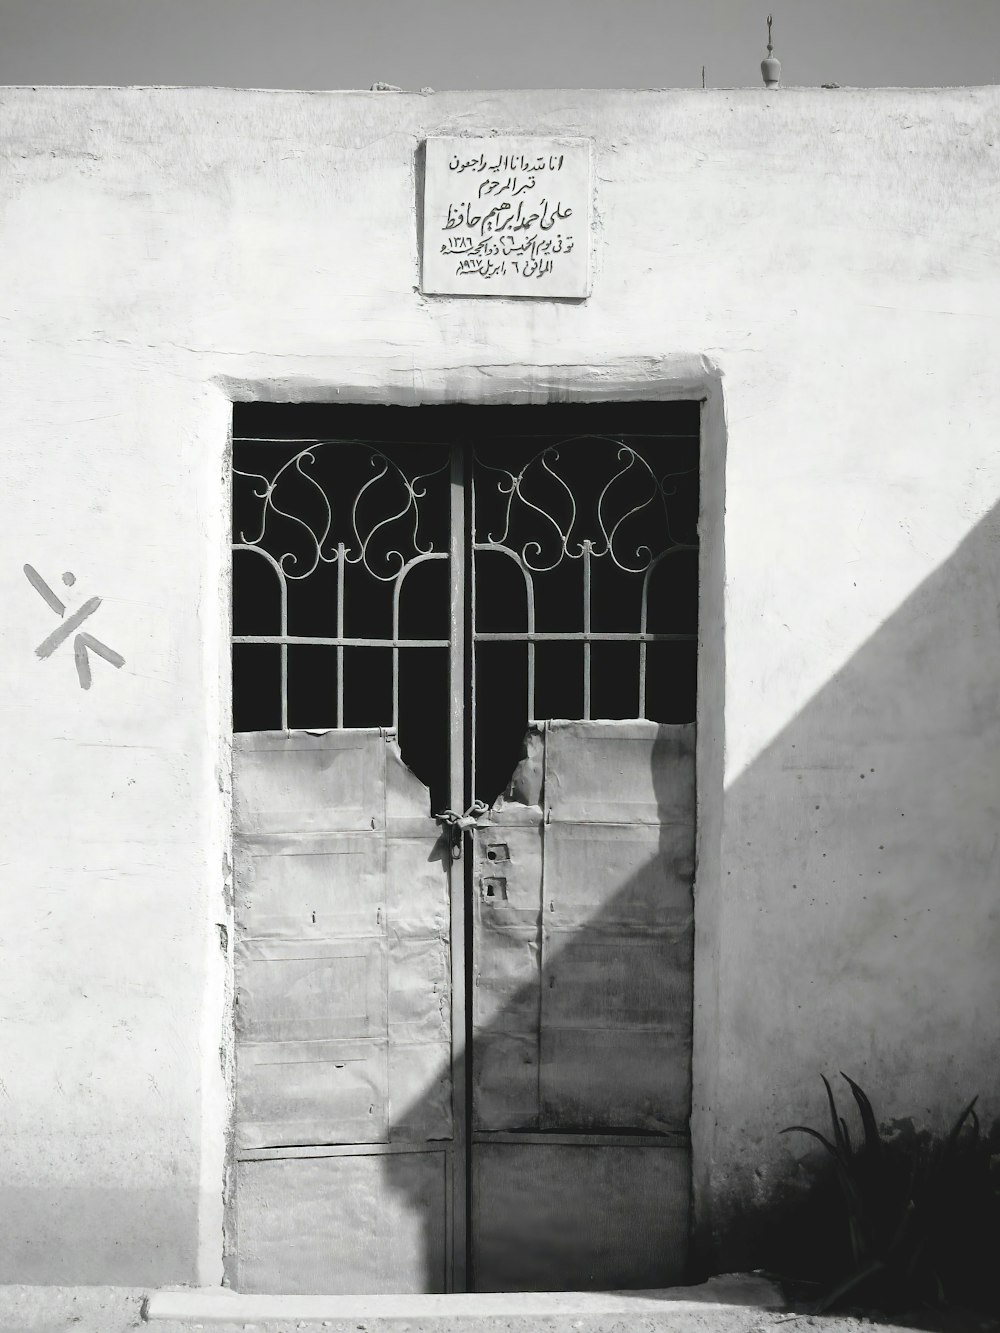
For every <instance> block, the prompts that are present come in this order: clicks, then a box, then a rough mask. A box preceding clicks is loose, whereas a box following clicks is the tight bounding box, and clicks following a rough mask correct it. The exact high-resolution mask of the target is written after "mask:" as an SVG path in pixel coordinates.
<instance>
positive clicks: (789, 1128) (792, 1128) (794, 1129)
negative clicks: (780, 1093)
mask: <svg viewBox="0 0 1000 1333" xmlns="http://www.w3.org/2000/svg"><path fill="white" fill-rule="evenodd" d="M778 1132H779V1133H780V1134H793V1133H798V1134H810V1135H811V1136H812V1137H813V1138H814V1139H818V1140H819V1142H820V1143H822V1145H823V1147H824V1148H825V1149H826V1150H827V1152H828V1153H829V1154H830V1156H831V1157H833V1158H834V1159H835V1160H836V1161H838V1162H841V1163H842V1162H843V1157H842V1155H841V1154H840V1153H839V1152H838V1151H837V1149H836V1148H835V1147H834V1146H833V1144H832V1143H831V1142H830V1140H829V1139H828V1138H827V1137H826V1135H825V1134H821V1133H820V1132H819V1130H818V1129H812V1128H811V1127H810V1126H809V1125H786V1126H785V1128H784V1129H782V1130H779V1131H778Z"/></svg>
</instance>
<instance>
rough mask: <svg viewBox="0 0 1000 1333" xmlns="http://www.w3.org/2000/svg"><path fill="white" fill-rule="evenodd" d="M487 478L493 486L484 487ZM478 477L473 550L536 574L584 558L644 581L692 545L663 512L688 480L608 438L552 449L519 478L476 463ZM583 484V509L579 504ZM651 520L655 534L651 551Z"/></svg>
mask: <svg viewBox="0 0 1000 1333" xmlns="http://www.w3.org/2000/svg"><path fill="white" fill-rule="evenodd" d="M575 465H577V466H575ZM601 469H603V471H602V470H601ZM574 471H575V473H576V475H574ZM608 473H610V474H611V475H610V476H608V475H607V474H608ZM485 474H493V476H494V478H495V480H494V479H492V478H491V479H490V481H489V482H487V481H486V476H485ZM476 475H477V532H476V543H477V546H478V547H479V548H480V549H483V550H488V549H490V548H496V549H503V550H504V551H508V552H512V553H513V554H514V555H515V556H516V558H517V559H518V560H519V561H520V562H521V564H522V565H523V566H524V568H525V569H526V570H528V571H530V572H531V573H533V574H544V573H548V572H549V571H550V570H553V569H555V568H556V567H557V566H558V565H560V564H562V562H563V561H564V560H579V559H581V558H582V557H583V555H584V553H585V552H587V553H588V555H589V558H590V559H604V558H606V559H609V560H610V561H611V562H612V563H613V564H615V565H616V566H617V567H618V568H619V569H620V570H622V571H623V572H625V573H629V574H643V573H645V572H646V571H647V570H648V569H649V568H650V567H651V565H653V564H654V563H655V562H656V561H657V560H658V559H659V557H660V556H661V555H663V554H664V553H665V552H666V551H668V550H672V549H675V548H681V547H686V546H691V545H692V543H690V542H683V541H679V540H676V539H675V537H674V535H673V533H672V531H671V523H670V507H669V504H668V500H669V497H670V496H672V495H673V494H675V493H676V485H675V480H676V478H679V477H681V476H684V475H686V474H685V473H683V472H677V473H668V474H666V475H665V476H657V474H656V472H654V470H653V468H652V467H651V466H650V464H649V462H648V461H647V459H646V458H644V457H643V455H642V454H641V453H640V452H639V451H638V450H636V449H634V448H633V447H632V446H631V445H629V444H626V443H625V442H624V441H623V440H620V439H616V438H614V437H611V436H604V435H581V436H575V437H573V438H571V439H567V440H564V441H561V442H560V443H559V444H550V445H548V446H546V447H545V448H544V449H541V450H539V452H538V453H536V454H535V455H534V456H533V457H532V458H530V459H529V460H528V462H527V463H525V464H524V466H523V467H521V468H520V469H519V470H518V471H514V470H512V469H510V468H505V467H499V466H496V465H495V464H492V463H487V462H486V461H485V460H483V459H482V458H480V457H478V456H477V457H476ZM584 478H586V482H587V484H588V485H589V492H588V497H587V503H583V502H582V500H581V495H582V488H583V481H584ZM595 478H596V482H595ZM498 497H499V499H498ZM651 518H653V519H654V520H655V528H656V529H658V530H659V534H660V540H659V541H654V542H653V543H652V544H650V532H651V530H653V529H651V524H650V519H651ZM480 524H482V525H484V527H485V530H481V529H480ZM633 527H634V528H635V529H636V531H635V532H633V534H632V537H631V540H630V539H629V533H630V529H632V528H633Z"/></svg>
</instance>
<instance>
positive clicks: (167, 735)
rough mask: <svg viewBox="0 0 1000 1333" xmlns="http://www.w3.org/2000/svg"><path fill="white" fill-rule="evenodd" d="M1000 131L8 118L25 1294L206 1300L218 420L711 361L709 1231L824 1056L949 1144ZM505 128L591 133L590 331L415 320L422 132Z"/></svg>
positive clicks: (563, 318) (639, 121)
mask: <svg viewBox="0 0 1000 1333" xmlns="http://www.w3.org/2000/svg"><path fill="white" fill-rule="evenodd" d="M998 113H1000V90H996V89H973V90H957V91H956V90H937V91H930V92H919V91H912V90H905V91H898V90H868V91H849V90H839V91H832V92H824V91H820V90H815V91H813V90H795V89H788V90H783V91H780V92H774V93H767V92H764V91H763V90H761V89H753V90H747V91H739V92H711V93H689V92H655V93H635V92H629V93H613V92H591V93H587V92H582V93H572V92H544V93H542V92H535V93H505V94H489V95H482V94H464V93H450V94H444V95H434V96H405V95H393V94H355V93H328V94H327V93H321V94H298V93H259V92H258V93H247V92H235V91H219V90H144V89H135V90H117V91H109V90H100V89H96V90H93V89H68V90H67V89H41V90H30V89H16V90H8V91H6V92H4V93H2V94H0V117H2V123H3V124H4V132H3V142H2V148H3V153H4V168H3V176H2V181H0V198H2V205H3V211H2V222H0V291H2V292H3V301H2V318H0V343H2V358H3V359H2V388H0V422H2V428H3V442H4V480H5V485H4V488H3V493H2V498H0V505H2V506H3V529H2V531H3V560H2V561H0V598H2V604H3V606H4V609H5V614H4V616H3V619H2V623H0V663H2V667H3V671H4V690H3V693H2V699H0V710H2V722H3V735H4V752H5V756H4V757H5V763H4V765H3V772H2V777H0V783H2V788H0V808H2V810H3V812H4V820H5V832H4V838H3V860H4V861H5V866H4V875H3V881H2V891H3V909H2V910H3V920H4V929H3V932H2V941H0V947H2V950H3V959H2V963H0V1014H2V1017H3V1028H2V1031H3V1050H4V1054H3V1060H2V1068H0V1079H2V1083H0V1134H2V1142H3V1145H4V1152H3V1156H2V1159H0V1216H2V1217H3V1218H4V1226H5V1230H6V1232H7V1235H6V1236H5V1241H4V1244H3V1246H2V1247H0V1255H2V1265H0V1268H2V1271H0V1280H6V1281H21V1282H38V1281H42V1282H45V1281H49V1282H52V1281H60V1282H105V1283H108V1282H120V1283H154V1282H192V1281H201V1282H205V1283H211V1282H215V1281H217V1280H218V1279H219V1276H220V1273H221V1249H222V1245H221V1227H222V1188H221V1186H222V1173H223V1161H224V1133H225V1126H226V1118H227V1099H226V1080H225V1074H224V1067H225V1064H226V1060H227V1058H228V1056H227V1052H226V1036H225V1034H226V1028H227V1016H226V993H225V988H226V975H227V971H226V958H225V955H224V950H223V947H222V945H223V943H224V941H223V940H222V938H221V936H220V930H219V926H220V925H225V924H226V923H227V905H226V897H225V887H226V868H225V861H224V857H225V850H226V830H227V819H228V813H227V805H226V800H227V796H226V790H227V763H226V753H225V746H224V736H225V730H226V724H227V708H228V704H227V688H228V686H227V684H226V671H227V666H226V663H227V656H228V654H227V644H226V638H225V635H226V607H225V598H226V587H227V567H226V558H225V549H226V541H227V533H226V523H227V513H226V503H227V500H226V494H227V493H226V486H225V472H226V434H227V423H228V417H229V400H230V398H232V397H234V396H252V395H261V396H268V397H271V398H279V399H280V398H287V397H294V398H299V399H303V398H306V399H308V398H311V397H315V398H321V397H322V398H334V397H336V396H338V393H339V394H340V396H342V397H352V396H362V395H364V396H370V397H374V398H378V397H380V396H383V397H386V398H392V399H393V400H396V401H404V402H418V401H420V400H421V399H423V398H448V397H462V396H488V395H490V394H496V393H507V392H510V391H511V390H512V386H513V391H515V392H517V393H518V394H523V395H532V394H539V395H540V394H543V393H544V392H545V391H546V386H547V385H556V386H561V387H562V388H563V389H565V388H572V387H574V386H578V387H579V388H580V389H583V390H587V391H590V392H595V390H599V388H600V385H601V383H602V375H603V374H604V372H602V370H601V369H600V368H601V367H611V369H610V370H608V372H607V374H608V376H609V377H610V379H613V380H614V381H615V382H617V383H620V382H621V381H622V379H623V377H624V379H626V380H631V382H632V383H633V384H642V383H643V382H644V381H645V382H646V383H647V384H648V385H649V386H650V390H651V392H653V391H657V390H658V389H663V387H664V386H663V384H662V383H661V380H662V377H663V376H664V375H665V376H667V377H668V378H669V377H670V376H671V375H673V374H675V373H676V374H677V375H679V376H687V377H688V378H689V379H691V380H692V381H700V382H704V383H708V382H710V381H711V379H712V377H713V376H714V375H715V374H716V372H718V373H721V376H722V397H723V399H724V402H725V410H726V414H727V419H728V425H727V428H726V431H725V432H724V431H723V430H722V428H721V412H720V411H719V409H718V406H717V405H716V406H713V408H712V409H711V410H712V414H713V417H714V418H715V419H716V429H714V430H713V431H711V432H710V447H711V448H712V449H713V450H714V451H715V453H716V455H717V463H718V464H719V465H721V460H722V446H723V444H726V450H727V452H726V464H725V466H726V472H725V493H726V506H727V512H726V521H725V564H726V583H725V593H724V619H725V679H724V687H725V689H724V695H725V715H724V718H723V717H722V716H720V714H721V712H722V709H721V699H722V693H723V691H722V688H721V686H722V681H721V679H719V680H717V681H715V683H714V684H713V682H712V681H711V680H710V681H709V682H708V688H709V690H710V693H708V694H706V699H710V700H712V701H713V702H712V706H711V707H710V708H708V715H707V716H703V719H702V721H703V731H704V730H705V728H709V729H710V728H712V727H714V728H715V731H714V736H713V737H711V738H710V741H709V744H712V743H714V745H715V750H716V751H717V750H718V749H719V740H720V739H721V736H722V734H723V727H724V735H725V746H726V751H725V775H726V785H727V794H726V796H725V802H724V804H722V796H721V786H722V781H721V777H722V775H721V764H720V771H719V774H718V782H717V784H716V786H717V787H718V788H719V789H720V790H713V789H712V781H714V779H712V773H711V762H709V772H708V775H707V777H706V776H705V775H703V778H704V781H703V786H702V798H703V800H704V801H707V802H711V803H712V809H711V810H706V811H705V812H704V821H703V822H704V827H707V828H712V829H714V830H715V832H714V834H713V839H714V840H713V842H712V844H711V845H705V846H703V856H702V862H701V870H700V874H699V882H698V908H697V913H698V914H697V932H698V945H697V950H698V952H697V959H696V975H697V980H696V988H697V994H696V1003H697V1011H696V1012H697V1017H696V1034H695V1035H696V1057H695V1080H696V1082H695V1101H696V1105H695V1112H694V1119H693V1126H692V1127H693V1134H694V1144H695V1154H696V1163H697V1165H696V1176H697V1179H696V1185H697V1188H698V1209H699V1217H700V1219H701V1222H702V1224H703V1225H705V1226H708V1225H711V1224H712V1223H713V1222H714V1224H715V1226H716V1229H717V1230H718V1229H719V1228H724V1227H727V1226H728V1227H730V1235H731V1237H732V1239H731V1241H730V1246H729V1250H728V1253H729V1254H730V1255H731V1256H735V1255H736V1254H737V1253H738V1252H739V1249H740V1243H741V1242H740V1237H741V1235H742V1234H743V1231H742V1230H741V1224H740V1220H739V1219H740V1216H741V1213H742V1212H743V1210H744V1209H745V1206H746V1205H747V1203H748V1202H750V1203H752V1202H753V1200H754V1198H755V1197H758V1196H760V1195H761V1194H762V1193H763V1192H765V1191H766V1190H767V1189H768V1188H770V1186H771V1184H773V1183H774V1182H776V1181H778V1180H779V1179H781V1178H782V1177H784V1176H786V1175H787V1174H788V1173H789V1172H793V1171H794V1169H795V1157H794V1156H793V1154H795V1153H798V1152H801V1151H802V1147H801V1145H796V1144H793V1143H791V1142H790V1141H789V1140H779V1139H778V1138H777V1137H776V1130H777V1128H778V1127H780V1125H781V1124H784V1123H786V1122H787V1121H788V1119H790V1118H795V1119H803V1118H805V1119H808V1118H809V1117H810V1116H816V1115H818V1114H819V1112H820V1110H821V1106H820V1101H819V1096H818V1091H819V1090H820V1087H819V1083H818V1073H819V1071H820V1070H826V1071H828V1072H832V1071H834V1070H835V1069H837V1068H841V1067H842V1068H846V1069H848V1072H851V1073H853V1074H854V1075H855V1076H856V1077H858V1078H859V1079H860V1080H861V1081H862V1083H864V1084H865V1085H866V1086H867V1087H868V1088H869V1090H870V1092H871V1093H872V1095H873V1097H874V1098H875V1100H876V1104H877V1106H878V1108H879V1110H880V1111H881V1112H882V1113H883V1114H885V1115H886V1116H902V1115H913V1116H914V1117H915V1118H916V1119H917V1120H918V1121H920V1122H922V1123H926V1124H928V1125H941V1124H943V1123H944V1122H945V1121H946V1120H948V1119H949V1118H950V1117H951V1116H952V1114H953V1112H954V1111H955V1110H956V1109H957V1108H958V1106H959V1104H960V1103H961V1101H962V1099H963V1098H965V1097H966V1096H967V1095H970V1094H971V1093H972V1092H974V1091H977V1090H978V1091H980V1092H981V1093H982V1094H983V1098H984V1102H985V1107H986V1109H987V1112H988V1114H996V1108H997V1100H998V1096H1000V1087H998V1083H997V1080H998V1075H997V1070H998V1068H1000V1061H998V1060H997V1058H996V1057H997V1032H996V1024H995V1019H994V1017H993V1015H994V1012H995V1002H994V1001H995V993H996V987H995V982H994V974H995V959H996V957H997V953H998V945H1000V938H998V935H1000V931H998V922H997V897H998V895H997V887H998V886H997V846H998V842H997V838H998V834H997V830H998V829H1000V809H998V806H1000V786H998V783H997V780H996V777H997V762H998V757H1000V706H998V705H1000V688H998V680H1000V633H998V624H997V616H996V605H997V573H996V555H997V527H996V519H995V517H994V514H993V506H994V505H995V504H996V502H997V499H998V497H1000V451H998V449H997V440H998V439H1000V378H998V376H997V373H996V366H997V363H998V359H1000V329H998V324H997V316H996V311H997V310H998V309H1000V242H998V240H997V236H996V217H997V213H998V204H1000V185H998V181H1000V171H998V153H1000V144H998V143H997V138H996V127H997V124H998ZM493 129H496V130H507V131H511V132H524V133H532V132H535V133H553V134H555V133H558V134H581V135H591V136H593V137H594V139H595V141H596V163H597V168H596V171H597V181H598V195H597V235H596V242H595V264H594V288H593V296H592V297H591V299H590V300H589V301H587V302H586V303H584V304H573V303H561V302H560V303H545V304H533V303H529V302H518V301H479V300H468V299H466V300H462V299H458V300H452V299H447V298H424V297H421V296H420V295H419V293H418V290H417V283H418V265H417V236H416V230H415V225H414V202H415V152H416V149H417V146H418V144H419V143H420V141H421V140H422V139H423V138H424V137H425V136H426V135H427V134H431V133H463V132H470V133H473V132H476V131H489V130H493ZM511 363H516V364H518V365H520V366H521V367H524V368H525V369H523V370H521V371H519V372H518V373H517V374H516V376H515V377H514V378H513V379H512V378H511V377H510V375H509V372H507V371H505V369H504V367H505V366H508V365H510V364H511ZM560 367H562V369H560ZM574 367H576V368H578V369H573V368H574ZM672 368H673V369H672ZM725 434H728V441H727V442H726V440H725V439H724V436H725ZM706 517H707V520H708V519H710V516H706ZM24 562H30V563H31V564H32V565H33V566H34V567H35V568H36V569H37V570H38V571H39V573H40V574H42V576H43V577H44V578H45V579H46V580H47V581H48V583H49V584H50V586H52V588H53V589H54V590H57V591H58V592H59V593H60V594H61V595H63V594H64V600H66V601H67V603H68V606H69V609H70V610H72V609H73V608H74V607H76V606H77V605H79V604H80V603H81V602H82V601H83V600H84V599H86V598H88V597H90V596H93V595H99V596H100V597H102V598H103V602H102V605H101V606H100V607H99V608H98V610H97V611H96V612H94V614H93V615H92V617H91V618H90V619H89V620H88V621H87V624H86V626H84V627H83V628H86V629H89V630H91V632H92V633H93V634H94V635H95V636H96V637H97V638H99V639H101V640H103V641H104V642H105V643H107V644H108V645H109V646H110V647H112V648H114V649H116V650H117V651H118V652H120V653H121V654H122V655H123V656H124V657H125V665H124V667H123V668H122V669H121V670H116V669H114V668H113V667H112V666H111V665H110V664H108V663H105V662H101V661H100V660H98V659H92V661H93V684H92V687H91V688H90V690H89V691H84V690H82V689H81V687H80V684H79V681H78V678H77V673H76V670H75V668H74V663H73V659H72V652H71V649H72V643H71V642H68V643H65V644H63V645H62V646H61V647H60V648H59V649H58V650H57V651H56V652H55V653H54V654H53V655H52V656H51V657H50V658H48V659H46V660H45V661H39V660H38V659H37V658H36V657H35V655H34V648H35V646H36V644H38V643H39V642H41V640H42V639H43V638H44V637H45V636H46V635H47V634H49V633H50V631H51V630H52V629H53V628H54V627H55V626H56V624H57V623H58V621H57V617H56V616H55V614H54V613H53V612H52V610H50V609H49V607H47V606H46V605H45V603H44V601H43V600H42V599H41V598H40V597H39V595H38V594H37V592H36V591H35V590H34V589H33V588H32V587H31V586H30V585H29V584H28V582H27V580H26V579H25V577H24V575H23V573H22V568H21V567H22V565H23V563H24ZM65 570H71V571H73V572H74V573H75V575H76V583H75V584H74V585H73V587H72V588H66V587H65V586H64V584H63V583H62V582H61V579H60V576H61V574H62V572H63V571H65ZM721 618H722V617H721V611H720V613H719V614H716V615H715V616H714V623H715V624H716V625H717V626H718V625H719V624H720V623H721ZM717 639H718V636H717V635H716V639H715V640H713V642H715V643H717ZM713 653H714V654H715V660H716V661H718V662H719V663H720V665H721V658H720V657H719V655H718V653H717V652H716V650H715V649H713ZM706 753H708V755H709V761H710V759H711V751H706ZM720 758H721V756H720ZM862 775H864V777H863V778H862ZM710 779H711V780H710ZM720 812H721V820H720V819H719V814H720ZM713 820H714V822H713ZM220 1048H221V1049H220Z"/></svg>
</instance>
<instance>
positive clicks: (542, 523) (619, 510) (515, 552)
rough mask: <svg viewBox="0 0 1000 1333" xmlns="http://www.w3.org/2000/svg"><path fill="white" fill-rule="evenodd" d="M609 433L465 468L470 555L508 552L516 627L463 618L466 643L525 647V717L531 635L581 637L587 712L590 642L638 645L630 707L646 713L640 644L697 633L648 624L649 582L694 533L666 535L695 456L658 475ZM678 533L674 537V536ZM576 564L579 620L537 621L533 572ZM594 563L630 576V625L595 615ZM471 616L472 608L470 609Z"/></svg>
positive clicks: (531, 680)
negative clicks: (468, 628) (471, 525)
mask: <svg viewBox="0 0 1000 1333" xmlns="http://www.w3.org/2000/svg"><path fill="white" fill-rule="evenodd" d="M640 449H641V446H639V447H637V446H636V445H631V444H626V443H625V442H624V441H623V440H621V439H618V438H615V437H613V436H604V435H591V436H578V437H575V438H572V439H566V440H563V441H561V442H560V443H559V444H550V445H548V446H546V447H545V448H543V449H541V450H539V451H538V452H537V453H534V454H533V455H532V456H531V457H530V458H529V459H528V460H527V462H525V463H524V464H523V465H522V466H521V467H520V468H519V469H518V470H517V471H515V470H513V469H512V468H510V467H509V466H506V467H505V466H498V465H496V464H495V463H488V462H486V461H485V460H484V459H483V458H482V457H480V456H479V455H478V454H477V455H476V458H475V465H474V469H473V485H474V486H475V488H476V490H475V502H474V512H475V534H474V540H473V550H474V551H475V552H476V555H477V557H480V558H481V557H482V556H484V555H487V554H489V555H501V556H504V557H506V558H507V559H509V560H512V561H513V562H514V564H515V565H516V566H517V568H518V569H519V570H520V573H521V576H522V578H523V580H524V617H525V624H524V628H523V629H521V630H513V631H488V630H483V629H481V628H479V626H478V623H474V626H473V639H474V641H475V642H476V643H499V642H515V643H523V644H524V645H525V646H526V650H527V715H528V717H529V718H531V719H534V718H535V716H536V709H535V654H536V645H538V644H540V643H560V642H578V643H580V644H581V645H582V711H581V717H582V718H583V719H584V720H589V719H590V717H591V716H592V713H591V705H592V699H591V665H592V654H593V645H594V644H595V643H634V644H636V645H637V646H638V672H637V676H636V682H635V696H634V702H635V711H634V713H630V714H626V715H628V716H634V717H637V718H642V717H646V716H647V711H646V708H647V699H646V673H647V657H648V645H649V644H652V643H690V642H694V641H696V640H697V637H698V636H697V630H696V628H694V626H693V625H692V628H690V629H684V630H680V631H678V630H672V631H664V630H659V631H655V630H650V628H649V625H650V615H649V612H650V595H649V594H650V583H651V580H652V578H653V576H654V574H655V573H656V572H657V570H658V569H659V568H660V566H661V564H662V563H663V562H664V561H665V560H667V559H668V558H669V557H671V556H676V555H678V554H680V553H682V552H694V551H696V550H697V536H696V534H694V535H693V539H692V535H691V534H682V535H675V533H674V532H673V531H672V528H671V513H670V500H671V498H673V497H675V496H676V495H677V494H678V490H679V488H680V486H681V485H683V483H684V482H685V481H686V482H689V483H690V481H691V480H692V479H693V478H694V479H696V474H697V464H695V465H694V466H693V467H688V468H685V469H682V470H680V471H670V472H667V473H665V474H663V475H660V473H659V472H658V470H657V469H656V468H655V466H654V464H653V463H652V462H651V461H650V460H649V459H648V458H647V457H645V456H644V454H643V453H642V452H641V451H640ZM685 535H686V536H687V538H688V539H687V540H684V536H685ZM573 561H577V562H579V569H580V577H579V583H580V588H579V599H580V617H581V625H580V628H579V629H578V630H557V629H552V628H548V629H546V628H539V625H538V615H537V610H536V604H535V603H536V597H535V591H536V580H537V579H538V578H539V577H540V576H544V575H548V574H553V573H554V572H555V571H557V570H558V569H559V568H560V566H562V565H564V564H568V563H569V562H573ZM595 561H604V562H606V563H607V564H608V565H609V566H611V567H613V568H614V570H615V571H616V572H617V574H618V575H625V576H626V580H627V579H630V578H632V579H634V580H635V581H636V582H637V584H638V591H639V595H638V604H637V623H635V625H634V627H633V628H630V629H624V630H622V629H617V630H616V629H611V628H609V627H608V626H610V624H611V623H612V620H613V619H614V617H611V616H609V615H608V611H609V610H610V608H603V609H604V612H605V614H604V617H603V622H604V623H603V627H602V620H601V617H600V613H599V612H598V614H597V615H595V610H596V608H595V588H594V562H595ZM474 616H475V613H474Z"/></svg>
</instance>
